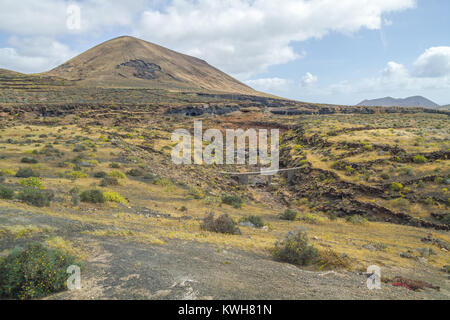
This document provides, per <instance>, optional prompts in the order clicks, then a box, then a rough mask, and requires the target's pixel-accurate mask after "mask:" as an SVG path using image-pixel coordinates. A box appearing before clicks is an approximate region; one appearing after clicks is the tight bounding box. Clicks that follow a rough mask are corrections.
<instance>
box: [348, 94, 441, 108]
mask: <svg viewBox="0 0 450 320" xmlns="http://www.w3.org/2000/svg"><path fill="white" fill-rule="evenodd" d="M357 105H358V106H365V107H423V108H430V109H435V108H439V105H438V104H437V103H434V102H433V101H431V100H428V99H427V98H424V97H421V96H414V97H409V98H405V99H394V98H392V97H386V98H380V99H373V100H364V101H362V102H360V103H358V104H357Z"/></svg>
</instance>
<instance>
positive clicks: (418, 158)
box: [413, 154, 427, 163]
mask: <svg viewBox="0 0 450 320" xmlns="http://www.w3.org/2000/svg"><path fill="white" fill-rule="evenodd" d="M413 161H414V163H425V162H427V158H426V157H425V156H422V155H420V154H418V155H416V156H414V158H413Z"/></svg>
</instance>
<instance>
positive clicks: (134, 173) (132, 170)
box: [127, 169, 143, 177]
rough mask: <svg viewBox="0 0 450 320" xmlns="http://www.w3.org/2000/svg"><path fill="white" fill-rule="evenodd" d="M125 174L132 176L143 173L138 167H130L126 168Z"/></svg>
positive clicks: (138, 175)
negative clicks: (129, 168)
mask: <svg viewBox="0 0 450 320" xmlns="http://www.w3.org/2000/svg"><path fill="white" fill-rule="evenodd" d="M127 175H129V176H132V177H140V176H142V175H143V173H142V171H141V170H139V169H131V170H128V172H127Z"/></svg>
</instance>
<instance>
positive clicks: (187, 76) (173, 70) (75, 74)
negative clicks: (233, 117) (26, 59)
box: [43, 36, 261, 95]
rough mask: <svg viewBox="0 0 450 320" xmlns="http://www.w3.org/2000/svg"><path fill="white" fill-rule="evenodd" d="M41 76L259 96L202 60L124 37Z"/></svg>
mask: <svg viewBox="0 0 450 320" xmlns="http://www.w3.org/2000/svg"><path fill="white" fill-rule="evenodd" d="M43 75H47V76H56V77H59V78H63V79H67V80H75V81H77V83H78V84H80V85H89V86H103V87H133V88H136V87H139V88H157V89H169V90H195V91H213V92H227V93H237V94H249V95H261V93H259V92H257V91H255V90H253V89H252V88H250V87H248V86H246V85H245V84H243V83H241V82H239V81H237V80H236V79H234V78H232V77H230V76H229V75H227V74H225V73H223V72H221V71H220V70H218V69H216V68H214V67H212V66H210V65H209V64H208V63H207V62H205V61H203V60H200V59H197V58H194V57H191V56H188V55H184V54H180V53H177V52H175V51H172V50H169V49H166V48H164V47H161V46H158V45H155V44H153V43H150V42H147V41H143V40H140V39H137V38H133V37H128V36H126V37H119V38H116V39H113V40H110V41H107V42H104V43H102V44H100V45H98V46H96V47H94V48H92V49H90V50H88V51H86V52H84V53H82V54H80V55H79V56H77V57H75V58H73V59H71V60H69V61H68V62H66V63H64V64H62V65H60V66H59V67H57V68H55V69H53V70H51V71H49V72H46V73H43Z"/></svg>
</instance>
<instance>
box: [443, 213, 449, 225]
mask: <svg viewBox="0 0 450 320" xmlns="http://www.w3.org/2000/svg"><path fill="white" fill-rule="evenodd" d="M441 222H442V223H444V224H450V213H449V214H446V215H445V216H444V217H443V218H442V220H441Z"/></svg>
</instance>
